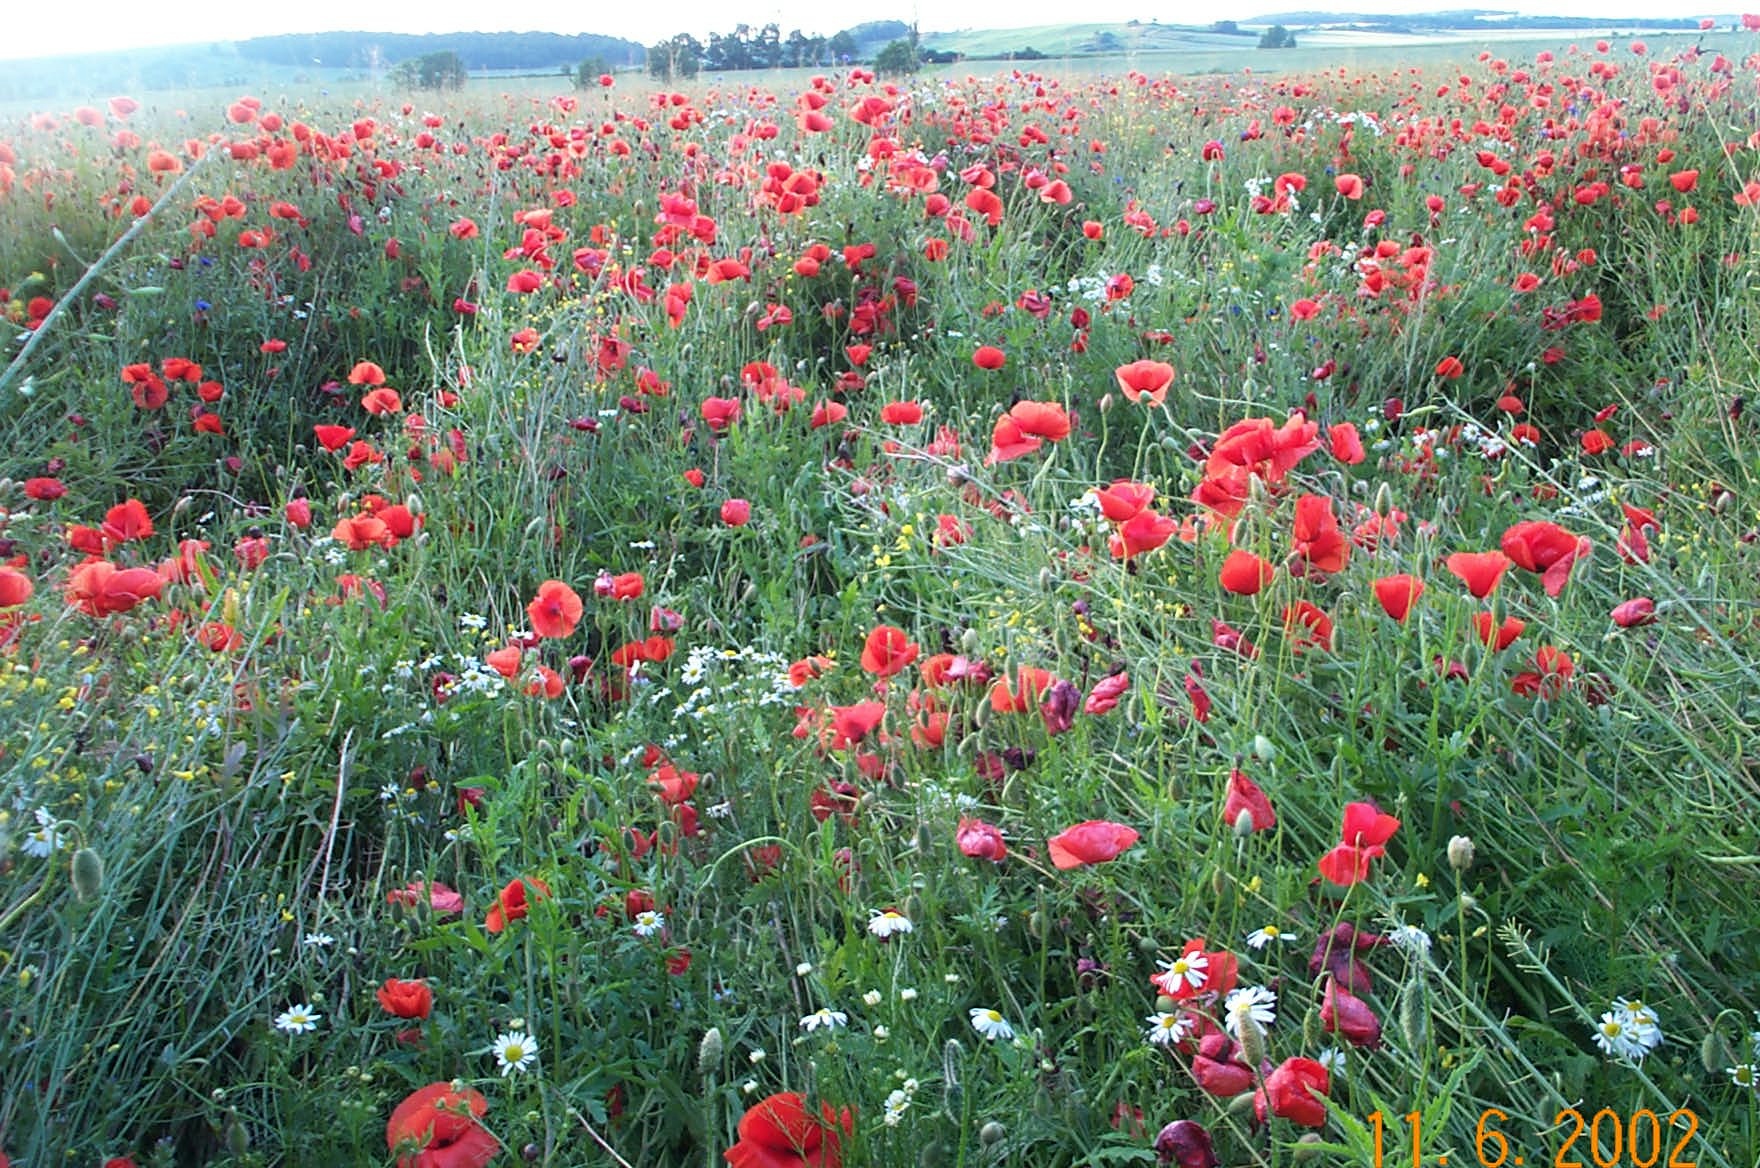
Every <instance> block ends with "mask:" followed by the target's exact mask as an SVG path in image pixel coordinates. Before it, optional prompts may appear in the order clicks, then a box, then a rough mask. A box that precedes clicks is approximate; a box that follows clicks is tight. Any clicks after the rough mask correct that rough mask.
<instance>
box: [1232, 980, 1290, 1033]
mask: <svg viewBox="0 0 1760 1168" xmlns="http://www.w3.org/2000/svg"><path fill="white" fill-rule="evenodd" d="M1276 1007H1277V995H1276V994H1274V993H1272V992H1271V991H1270V990H1268V989H1266V988H1265V987H1264V986H1242V987H1241V988H1240V989H1238V990H1230V991H1229V994H1228V998H1227V999H1226V1000H1225V1001H1224V1002H1223V1012H1224V1013H1225V1015H1226V1017H1225V1018H1224V1020H1223V1026H1224V1027H1225V1028H1226V1029H1227V1030H1228V1032H1229V1033H1230V1034H1232V1035H1234V1036H1235V1037H1236V1038H1237V1039H1238V1038H1239V1037H1240V1036H1241V1019H1243V1018H1251V1019H1252V1020H1253V1021H1254V1022H1256V1023H1258V1024H1259V1026H1260V1027H1261V1028H1263V1027H1266V1026H1269V1025H1271V1024H1272V1023H1273V1022H1275V1021H1277V1009H1276Z"/></svg>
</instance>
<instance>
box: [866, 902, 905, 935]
mask: <svg viewBox="0 0 1760 1168" xmlns="http://www.w3.org/2000/svg"><path fill="white" fill-rule="evenodd" d="M914 928H916V926H915V925H913V924H911V919H910V918H909V917H907V916H905V915H904V914H903V913H901V912H899V911H898V910H897V909H895V908H888V909H878V908H877V909H870V910H869V912H868V932H870V933H872V934H874V935H875V936H876V937H879V938H880V939H881V940H882V941H884V940H886V939H887V938H888V937H891V936H892V935H893V934H894V933H908V932H910V931H911V930H912V929H914Z"/></svg>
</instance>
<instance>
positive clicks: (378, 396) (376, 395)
mask: <svg viewBox="0 0 1760 1168" xmlns="http://www.w3.org/2000/svg"><path fill="white" fill-rule="evenodd" d="M361 408H362V409H364V410H366V411H367V413H369V414H372V415H373V416H374V417H384V416H385V415H386V414H401V413H402V412H403V398H402V397H401V396H399V394H398V392H397V391H396V390H395V389H392V388H391V387H390V386H389V385H381V386H379V387H377V388H375V389H370V390H368V391H367V392H366V394H365V395H363V396H362V397H361Z"/></svg>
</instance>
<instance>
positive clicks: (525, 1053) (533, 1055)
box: [490, 1030, 538, 1079]
mask: <svg viewBox="0 0 1760 1168" xmlns="http://www.w3.org/2000/svg"><path fill="white" fill-rule="evenodd" d="M490 1049H491V1050H493V1051H494V1052H495V1062H496V1064H497V1065H499V1066H500V1067H501V1077H502V1078H504V1079H505V1078H506V1077H507V1076H509V1075H511V1074H513V1073H514V1072H515V1071H528V1070H531V1069H532V1067H534V1066H536V1065H537V1063H538V1042H537V1040H536V1039H535V1038H533V1037H532V1036H531V1035H529V1034H527V1033H525V1032H524V1031H523V1030H514V1031H510V1032H508V1033H506V1034H498V1035H496V1036H495V1045H494V1046H492V1047H491V1048H490Z"/></svg>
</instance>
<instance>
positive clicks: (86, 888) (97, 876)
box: [73, 848, 104, 900]
mask: <svg viewBox="0 0 1760 1168" xmlns="http://www.w3.org/2000/svg"><path fill="white" fill-rule="evenodd" d="M103 889H104V858H103V857H102V856H100V855H98V853H97V852H94V851H93V850H92V849H91V848H81V849H79V850H78V851H77V852H75V853H73V891H74V894H75V895H76V896H78V897H79V898H80V899H81V900H91V899H92V898H93V897H95V896H97V895H98V893H99V892H101V891H103Z"/></svg>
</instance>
